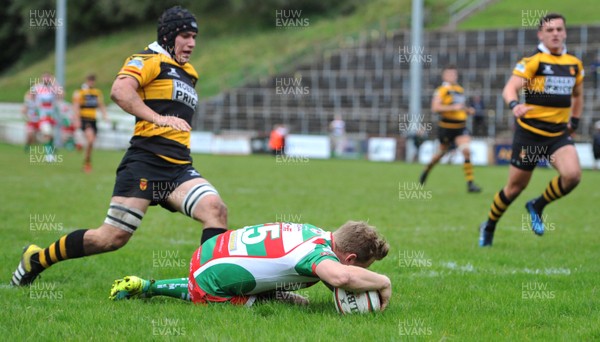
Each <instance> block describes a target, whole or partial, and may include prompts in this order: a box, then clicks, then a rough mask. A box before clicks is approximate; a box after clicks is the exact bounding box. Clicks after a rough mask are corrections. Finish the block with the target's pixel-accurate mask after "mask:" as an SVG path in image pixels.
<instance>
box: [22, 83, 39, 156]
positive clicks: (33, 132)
mask: <svg viewBox="0 0 600 342" xmlns="http://www.w3.org/2000/svg"><path fill="white" fill-rule="evenodd" d="M21 113H22V114H23V117H24V118H25V134H26V139H25V152H29V148H30V146H31V145H34V144H35V143H36V142H37V134H38V133H39V132H40V117H39V115H38V112H37V110H36V109H35V103H34V102H33V99H32V98H31V96H30V91H29V90H28V91H27V93H25V96H24V97H23V107H22V109H21Z"/></svg>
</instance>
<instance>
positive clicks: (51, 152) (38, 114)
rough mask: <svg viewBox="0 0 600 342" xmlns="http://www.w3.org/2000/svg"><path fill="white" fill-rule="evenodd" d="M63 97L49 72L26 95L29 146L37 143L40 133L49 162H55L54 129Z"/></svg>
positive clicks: (46, 158)
mask: <svg viewBox="0 0 600 342" xmlns="http://www.w3.org/2000/svg"><path fill="white" fill-rule="evenodd" d="M62 95H63V93H62V88H61V87H60V86H59V85H58V84H56V80H55V79H54V77H53V76H52V74H50V73H49V72H45V73H43V74H42V77H41V81H40V82H39V83H36V84H34V85H33V86H32V87H31V88H30V89H29V92H28V93H27V94H26V95H25V108H24V109H23V110H24V111H25V112H26V113H28V122H27V134H28V136H27V144H28V145H31V144H32V143H33V142H34V141H35V134H36V133H37V131H39V132H40V133H41V137H40V142H41V143H42V144H44V154H45V155H46V157H45V160H46V161H47V162H54V161H55V148H54V127H55V126H56V124H57V122H58V120H59V101H60V100H61V99H62Z"/></svg>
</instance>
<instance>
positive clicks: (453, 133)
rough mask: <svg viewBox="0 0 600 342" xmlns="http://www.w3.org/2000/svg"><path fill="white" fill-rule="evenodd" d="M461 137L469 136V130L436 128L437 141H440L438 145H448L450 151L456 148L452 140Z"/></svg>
mask: <svg viewBox="0 0 600 342" xmlns="http://www.w3.org/2000/svg"><path fill="white" fill-rule="evenodd" d="M461 135H469V130H468V129H467V128H466V127H463V128H443V127H438V139H440V143H441V144H444V145H448V146H449V147H450V149H454V148H456V144H455V143H454V139H456V137H459V136H461Z"/></svg>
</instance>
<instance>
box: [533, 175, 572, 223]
mask: <svg viewBox="0 0 600 342" xmlns="http://www.w3.org/2000/svg"><path fill="white" fill-rule="evenodd" d="M569 192H570V191H565V190H564V189H563V188H562V186H561V185H560V176H555V177H554V178H552V180H551V181H550V183H548V186H547V187H546V190H544V193H543V194H542V195H541V196H540V197H538V198H536V199H535V202H534V203H533V207H534V208H535V211H537V212H538V214H541V213H542V211H543V210H544V207H545V206H546V205H547V204H548V203H550V202H553V201H556V200H557V199H559V198H561V197H563V196H565V195H566V194H568V193H569Z"/></svg>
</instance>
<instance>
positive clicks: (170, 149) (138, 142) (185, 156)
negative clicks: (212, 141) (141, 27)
mask: <svg viewBox="0 0 600 342" xmlns="http://www.w3.org/2000/svg"><path fill="white" fill-rule="evenodd" d="M118 75H127V76H131V77H133V78H135V79H136V80H137V81H138V83H139V84H140V87H139V88H138V90H137V92H138V94H139V96H140V97H141V98H142V100H143V101H144V103H145V104H146V105H147V106H148V107H150V108H151V109H152V110H154V111H155V112H156V113H158V114H160V115H169V116H177V117H179V118H181V119H184V120H185V121H186V122H187V123H188V124H190V125H191V124H192V117H193V116H194V112H195V110H196V104H197V103H198V94H197V93H196V90H195V89H194V87H195V86H196V81H197V80H198V74H197V73H196V70H195V69H194V67H193V66H192V65H191V64H190V63H186V64H184V65H180V64H179V63H177V62H176V61H175V60H174V59H173V58H172V57H171V56H170V55H169V54H168V53H167V52H166V51H165V50H164V49H163V48H162V47H161V46H160V45H158V44H157V43H156V42H154V43H152V44H150V45H149V46H148V47H147V48H146V49H145V50H144V51H143V52H140V53H137V54H134V55H132V56H130V57H129V58H127V60H125V64H124V65H123V67H122V68H121V71H119V73H118ZM130 143H131V147H132V148H139V149H142V150H146V151H149V152H152V153H154V154H156V155H158V156H159V157H161V158H163V159H165V160H167V161H169V162H171V163H174V164H189V163H191V162H192V158H191V156H190V132H183V131H178V130H175V129H173V128H171V127H159V126H157V125H155V124H154V123H152V122H148V121H146V120H142V119H140V118H136V122H135V130H134V133H133V137H132V138H131V141H130Z"/></svg>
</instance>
